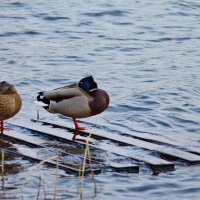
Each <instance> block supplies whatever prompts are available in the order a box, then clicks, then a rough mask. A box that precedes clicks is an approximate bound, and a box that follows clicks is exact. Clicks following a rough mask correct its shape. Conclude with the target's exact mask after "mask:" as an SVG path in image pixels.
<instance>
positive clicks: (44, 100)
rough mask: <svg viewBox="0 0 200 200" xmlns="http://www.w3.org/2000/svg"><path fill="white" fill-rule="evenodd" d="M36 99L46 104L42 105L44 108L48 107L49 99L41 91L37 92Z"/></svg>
mask: <svg viewBox="0 0 200 200" xmlns="http://www.w3.org/2000/svg"><path fill="white" fill-rule="evenodd" d="M37 100H38V101H42V102H43V103H45V104H47V105H48V106H44V107H43V108H45V109H46V110H47V109H49V105H50V100H49V99H47V98H46V97H45V96H44V95H43V92H39V93H38V96H37Z"/></svg>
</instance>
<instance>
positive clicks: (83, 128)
mask: <svg viewBox="0 0 200 200" xmlns="http://www.w3.org/2000/svg"><path fill="white" fill-rule="evenodd" d="M72 119H73V122H74V125H75V128H76V130H78V131H81V130H85V129H86V128H85V127H81V126H79V125H78V123H77V121H76V118H74V117H72Z"/></svg>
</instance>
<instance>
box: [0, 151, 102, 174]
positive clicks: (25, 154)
mask: <svg viewBox="0 0 200 200" xmlns="http://www.w3.org/2000/svg"><path fill="white" fill-rule="evenodd" d="M0 150H3V151H4V152H5V153H7V154H10V155H13V156H17V157H23V158H25V159H27V160H30V161H31V162H42V161H43V160H42V159H39V158H38V157H37V156H36V155H30V154H29V151H28V152H27V151H26V148H24V151H23V150H22V149H21V150H20V152H16V151H12V150H8V149H4V148H0ZM44 164H45V165H47V166H50V167H53V168H57V164H56V162H54V161H45V162H44ZM58 168H59V169H62V170H64V171H66V172H70V173H76V174H77V175H78V174H80V173H82V172H83V171H81V170H79V168H78V167H77V168H75V167H72V166H67V165H63V164H60V163H59V165H58ZM92 171H93V172H94V173H100V172H101V169H92ZM84 173H85V174H87V173H91V170H90V169H86V170H85V171H84Z"/></svg>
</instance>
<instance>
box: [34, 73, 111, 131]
mask: <svg viewBox="0 0 200 200" xmlns="http://www.w3.org/2000/svg"><path fill="white" fill-rule="evenodd" d="M37 100H38V101H41V102H43V103H45V104H46V105H45V106H43V107H44V108H45V109H46V110H47V111H48V112H50V113H59V114H62V115H64V116H67V117H72V119H73V122H74V125H75V128H76V129H77V130H83V129H84V128H83V127H80V126H79V125H78V123H77V121H76V118H85V117H91V116H93V115H97V114H99V113H101V112H103V111H104V110H105V109H106V108H107V107H108V104H109V96H108V94H107V93H106V92H105V91H104V90H101V89H98V87H97V84H96V82H95V81H94V79H93V77H92V76H89V77H85V78H83V79H81V80H80V81H79V83H75V84H72V85H68V86H65V87H61V88H57V89H54V90H51V91H46V92H39V95H38V96H37Z"/></svg>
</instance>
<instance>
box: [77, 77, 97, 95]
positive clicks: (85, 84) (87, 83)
mask: <svg viewBox="0 0 200 200" xmlns="http://www.w3.org/2000/svg"><path fill="white" fill-rule="evenodd" d="M78 86H79V87H80V88H82V89H83V90H85V91H87V92H89V91H91V90H94V89H97V88H98V87H97V84H96V82H95V81H94V79H93V77H92V76H88V77H85V78H83V79H81V80H80V81H79V84H78Z"/></svg>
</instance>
